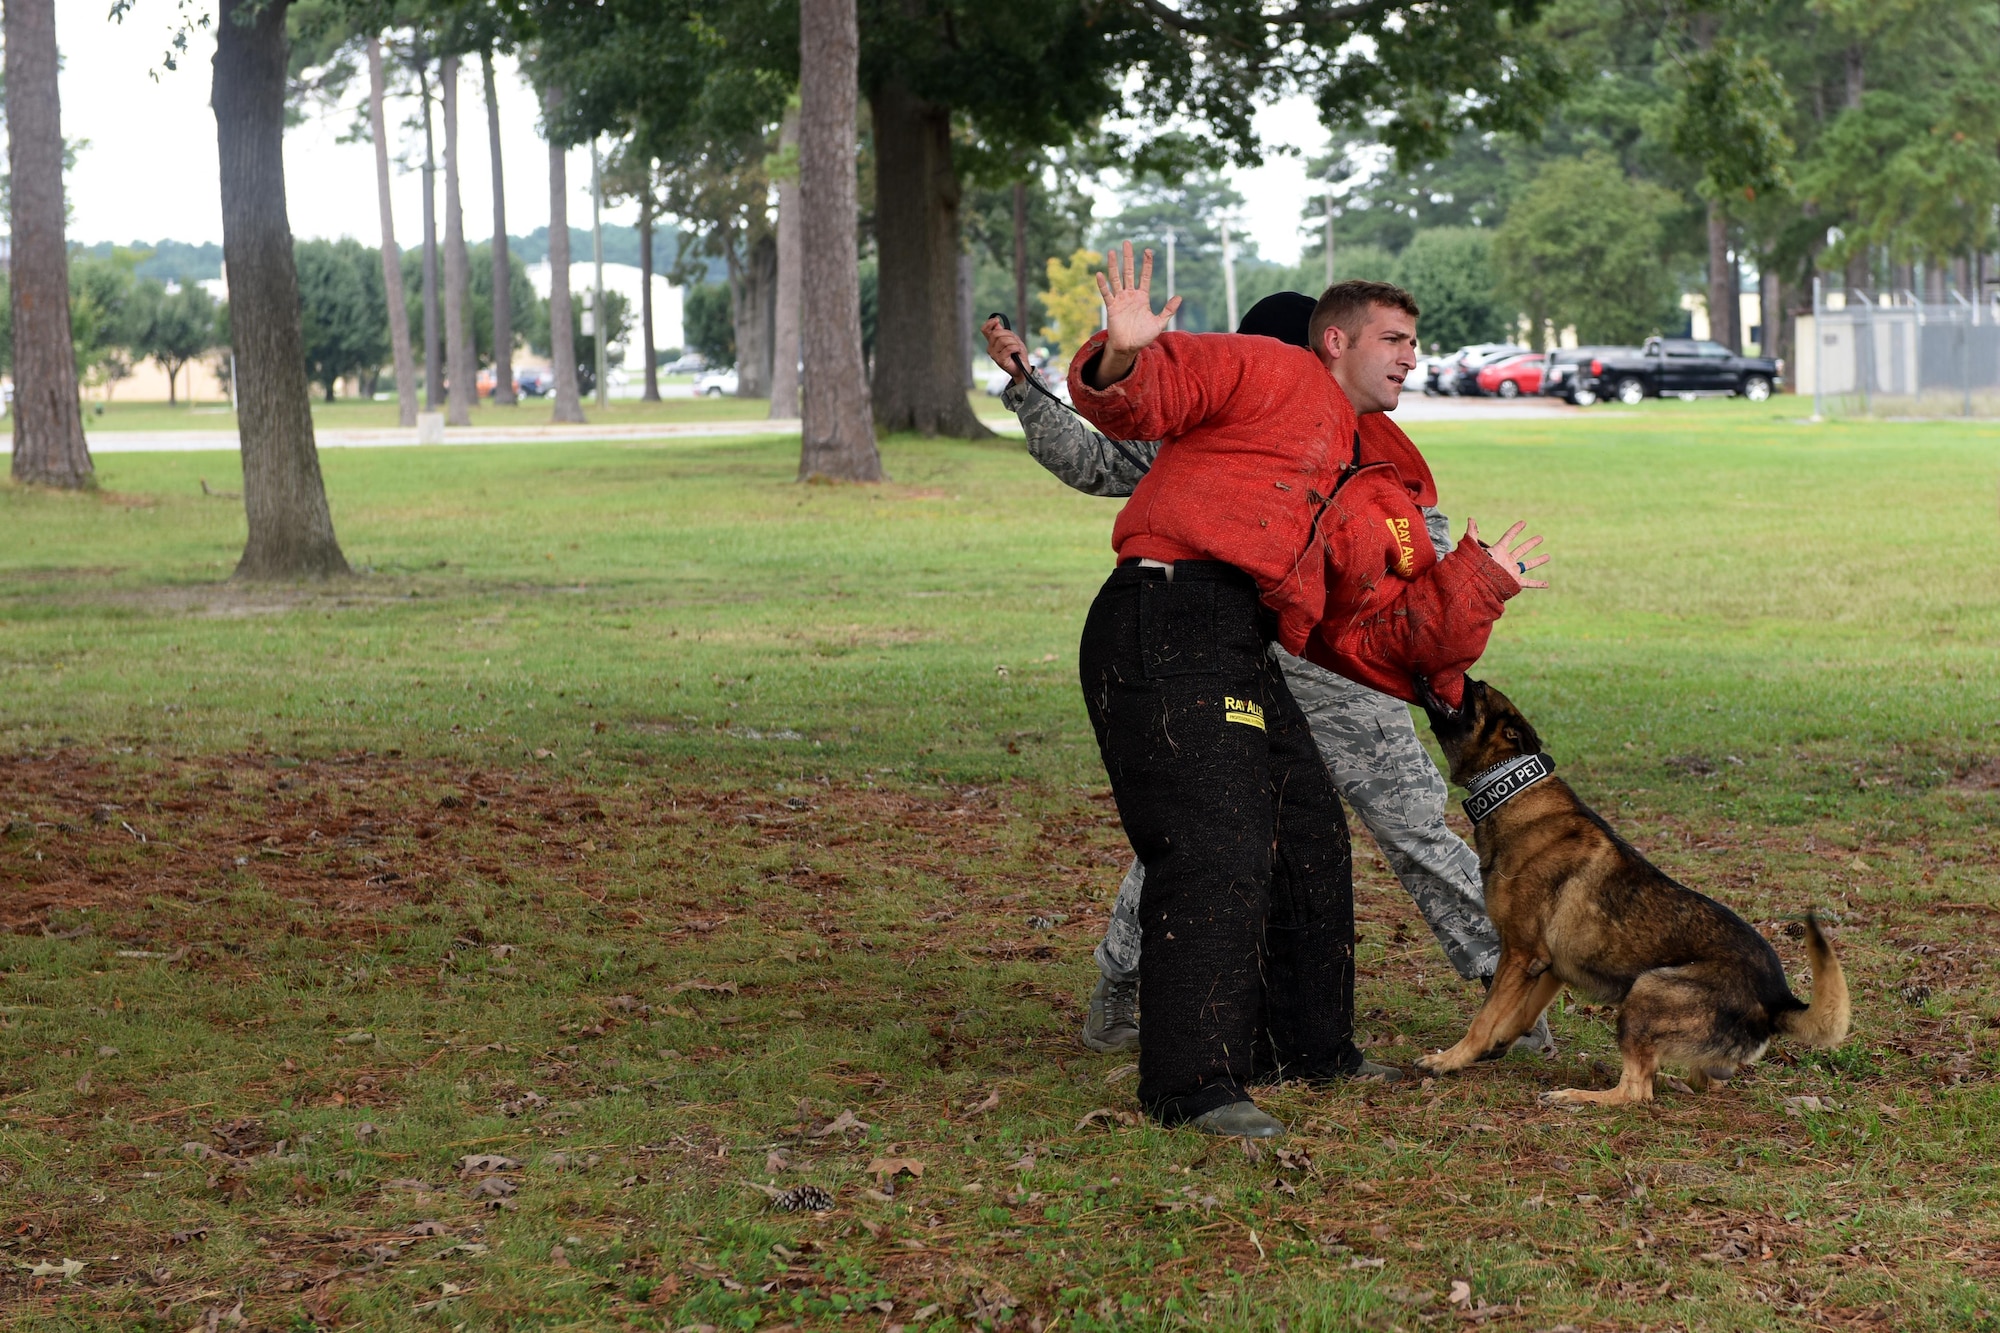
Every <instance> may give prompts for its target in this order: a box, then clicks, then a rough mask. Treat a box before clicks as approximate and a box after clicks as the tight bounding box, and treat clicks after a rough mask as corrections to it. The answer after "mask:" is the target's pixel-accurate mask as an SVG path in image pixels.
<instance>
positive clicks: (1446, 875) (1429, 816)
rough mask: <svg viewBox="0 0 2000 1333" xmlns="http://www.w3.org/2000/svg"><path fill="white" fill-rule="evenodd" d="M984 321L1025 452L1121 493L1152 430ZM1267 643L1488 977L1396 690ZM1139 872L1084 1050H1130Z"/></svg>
mask: <svg viewBox="0 0 2000 1333" xmlns="http://www.w3.org/2000/svg"><path fill="white" fill-rule="evenodd" d="M1277 299H1278V298H1267V302H1269V301H1276V300H1277ZM1294 299H1296V300H1303V301H1304V302H1305V308H1306V309H1307V310H1308V311H1309V310H1310V307H1311V304H1312V300H1311V298H1310V297H1295V298H1294ZM1275 309H1276V307H1271V306H1268V305H1267V303H1266V302H1260V303H1259V306H1258V307H1257V308H1256V309H1253V310H1252V311H1251V313H1250V314H1249V315H1247V316H1246V317H1245V318H1244V321H1243V328H1242V329H1241V331H1242V332H1246V333H1247V332H1255V333H1263V332H1267V328H1265V327H1259V326H1257V324H1256V323H1254V321H1258V320H1259V317H1260V315H1261V316H1262V318H1263V322H1264V323H1265V324H1267V325H1269V324H1273V323H1274V321H1273V320H1272V314H1273V312H1274V310H1275ZM1275 323H1277V324H1279V325H1282V323H1283V321H1282V320H1279V321H1275ZM985 332H986V335H987V352H988V354H989V355H990V356H991V357H992V358H993V361H994V363H995V364H996V365H998V366H1000V368H1001V369H1003V370H1009V371H1012V372H1013V373H1014V374H1015V376H1016V378H1015V380H1014V381H1013V382H1012V383H1011V384H1009V385H1008V386H1007V387H1006V388H1005V389H1004V390H1003V391H1002V392H1001V395H1000V401H1001V402H1002V403H1003V404H1004V405H1005V406H1006V407H1007V408H1008V410H1010V411H1012V412H1013V413H1014V415H1015V416H1016V417H1018V418H1019V419H1020V422H1021V427H1022V429H1023V430H1024V431H1025V432H1026V433H1027V442H1028V452H1029V453H1030V454H1032V455H1033V456H1034V458H1035V461H1036V462H1038V463H1040V464H1041V465H1042V466H1043V467H1045V468H1047V469H1048V470H1049V471H1050V472H1052V473H1054V474H1055V476H1056V477H1057V478H1058V479H1060V480H1061V481H1063V482H1066V483H1067V484H1069V485H1070V486H1072V487H1074V488H1076V489H1077V490H1080V491H1082V492H1084V493H1085V494H1087V495H1102V496H1114V497H1116V496H1128V495H1130V494H1131V493H1132V491H1133V488H1134V487H1136V486H1137V485H1138V484H1139V479H1140V478H1141V477H1143V476H1145V475H1146V471H1147V469H1148V468H1150V467H1151V466H1152V462H1153V458H1154V456H1155V455H1156V454H1157V453H1158V452H1159V449H1160V445H1159V442H1158V441H1157V440H1145V441H1141V440H1118V441H1113V440H1109V439H1107V438H1105V437H1104V436H1103V435H1102V434H1100V433H1098V432H1097V431H1095V430H1093V429H1091V427H1090V425H1089V423H1087V422H1085V421H1084V420H1083V418H1081V417H1079V416H1077V415H1076V414H1075V413H1074V412H1072V411H1070V410H1068V409H1067V408H1066V407H1064V406H1063V405H1062V404H1061V403H1059V402H1057V401H1056V400H1055V399H1054V398H1052V397H1050V396H1049V395H1048V394H1045V393H1041V392H1038V391H1036V390H1035V389H1033V388H1031V387H1030V386H1029V385H1028V384H1027V382H1026V381H1025V380H1024V379H1022V378H1020V377H1019V376H1020V369H1019V367H1018V366H1017V365H1016V364H1015V358H1016V356H1017V355H1018V356H1019V358H1020V359H1021V361H1022V362H1024V363H1025V361H1026V349H1025V347H1024V346H1023V345H1022V344H1021V341H1020V339H1019V338H1018V337H1016V336H1015V335H1014V334H1013V333H1011V332H1009V331H1008V330H1006V329H1003V328H1001V327H1000V325H999V323H998V321H989V322H988V324H987V326H986V329H985ZM1278 336H1283V335H1282V334H1280V335H1278ZM1304 338H1305V326H1304V323H1303V320H1301V321H1300V327H1299V329H1298V338H1297V339H1295V340H1294V339H1289V338H1288V341H1298V342H1300V344H1301V345H1303V343H1304ZM1424 523H1425V526H1426V528H1427V529H1428V531H1429V534H1430V539H1431V544H1432V545H1433V546H1434V547H1435V548H1436V549H1437V554H1438V558H1439V559H1443V558H1444V557H1445V556H1446V555H1447V554H1448V553H1449V552H1450V551H1451V549H1452V543H1451V524H1450V521H1449V520H1448V519H1447V518H1446V517H1445V516H1444V515H1443V514H1442V513H1440V512H1439V511H1438V510H1437V509H1436V508H1435V507H1430V508H1426V509H1425V510H1424ZM1271 655H1272V656H1273V657H1274V658H1276V659H1277V662H1278V665H1279V667H1280V668H1281V669H1282V670H1283V671H1284V673H1285V683H1286V684H1287V685H1289V686H1290V687H1291V691H1292V694H1293V696H1294V697H1295V698H1296V699H1297V700H1298V702H1299V707H1300V708H1301V709H1302V710H1304V712H1305V715H1306V719H1307V721H1308V722H1310V723H1311V725H1312V732H1313V739H1314V740H1315V741H1317V742H1318V744H1319V751H1320V756H1321V757H1322V758H1323V759H1325V761H1326V766H1327V769H1328V771H1329V772H1330V773H1331V774H1332V776H1333V782H1334V786H1336V787H1337V788H1338V789H1339V790H1340V794H1341V795H1342V796H1343V797H1345V798H1346V799H1347V802H1348V804H1349V805H1351V806H1353V807H1354V811H1355V813H1356V814H1358V815H1360V816H1361V822H1362V823H1364V824H1366V825H1367V826H1368V831H1369V833H1370V834H1372V835H1373V836H1374V838H1375V844H1376V846H1378V847H1380V848H1381V849H1382V855H1383V858H1384V859H1385V860H1387V861H1388V863H1389V868H1390V869H1391V870H1392V871H1394V872H1395V874H1396V878H1397V879H1399V880H1401V881H1402V884H1403V887H1404V888H1405V889H1406V890H1408V891H1409V894H1410V897H1411V898H1412V899H1413V900H1415V902H1416V905H1417V910H1418V911H1419V912H1420V913H1422V914H1423V918H1424V922H1425V924H1427V925H1429V926H1430V928H1431V933H1432V934H1433V935H1435V936H1436V937H1437V942H1438V945H1439V946H1440V947H1441V948H1442V949H1443V950H1444V953H1445V957H1446V958H1447V959H1449V960H1450V962H1451V965H1452V967H1453V968H1454V969H1455V970H1456V971H1457V972H1458V974H1459V975H1460V976H1461V977H1464V978H1465V979H1466V980H1468V981H1472V980H1477V981H1479V982H1480V983H1481V984H1483V985H1491V984H1492V980H1493V971H1494V968H1495V967H1496V966H1497V965H1498V963H1499V960H1500V937H1499V935H1498V933H1497V932H1495V930H1494V929H1493V923H1492V921H1491V920H1490V919H1488V917H1487V915H1486V898H1485V894H1484V892H1483V890H1482V889H1481V887H1480V880H1479V854H1478V853H1477V852H1475V851H1473V850H1472V848H1470V847H1468V846H1466V845H1465V843H1464V841H1463V840H1461V839H1460V838H1459V837H1458V835H1457V834H1455V833H1453V832H1452V831H1451V830H1450V829H1449V828H1447V827H1446V826H1445V822H1444V802H1445V782H1444V778H1443V777H1442V776H1440V775H1439V773H1438V770H1437V765H1436V764H1434V763H1432V762H1431V757H1430V755H1429V753H1428V752H1426V751H1425V749H1424V747H1423V744H1422V742H1420V741H1419V740H1418V739H1417V731H1416V727H1415V725H1414V724H1413V723H1412V721H1411V719H1410V710H1409V708H1408V707H1407V706H1406V705H1405V704H1404V703H1403V702H1402V700H1400V699H1395V698H1391V697H1390V696H1389V695H1386V694H1383V693H1380V692H1379V691H1376V690H1371V689H1369V688H1368V687H1367V686H1365V685H1360V684H1356V683H1355V682H1354V681H1351V680H1348V679H1346V678H1345V677H1343V676H1338V675H1335V674H1334V673H1333V672H1331V671H1327V670H1325V669H1323V668H1321V667H1317V666H1314V665H1313V664H1312V663H1310V662H1307V661H1305V660H1303V659H1301V658H1297V657H1294V656H1292V655H1291V654H1290V653H1288V652H1286V651H1285V650H1284V649H1282V648H1280V647H1278V645H1276V644H1272V645H1271ZM1145 882H1146V868H1145V866H1143V865H1141V864H1140V863H1139V862H1138V861H1137V860H1134V861H1133V862H1132V866H1131V869H1129V870H1127V871H1126V872H1125V878H1124V881H1123V882H1122V883H1120V884H1119V886H1118V900H1117V903H1116V904H1115V905H1114V906H1113V907H1112V909H1111V924H1110V926H1109V927H1108V928H1107V929H1106V930H1105V933H1104V939H1103V941H1102V942H1101V943H1099V944H1098V946H1097V967H1098V971H1099V972H1100V973H1101V975H1100V977H1099V978H1098V981H1097V985H1096V988H1095V989H1094V990H1093V991H1092V992H1091V997H1090V1012H1089V1016H1088V1017H1087V1018H1086V1019H1085V1021H1084V1026H1083V1033H1082V1040H1083V1044H1084V1045H1085V1046H1088V1047H1089V1048H1090V1049H1092V1050H1095V1051H1105V1052H1111V1051H1125V1050H1135V1049H1137V1048H1138V1045H1139V1016H1138V1000H1139V895H1140V892H1141V890H1142V888H1143V887H1144V885H1145ZM1515 1045H1516V1046H1517V1047H1519V1048H1523V1049H1527V1050H1535V1051H1541V1052H1543V1053H1544V1054H1550V1055H1553V1054H1554V1052H1555V1042H1554V1039H1553V1038H1552V1037H1551V1036H1550V1034H1549V1027H1548V1019H1547V1017H1546V1016H1544V1017H1543V1018H1541V1019H1539V1020H1537V1022H1536V1024H1535V1027H1534V1029H1533V1030H1532V1031H1530V1032H1529V1033H1528V1034H1527V1035H1526V1036H1523V1037H1522V1038H1521V1039H1520V1040H1519V1041H1518V1042H1516V1043H1515Z"/></svg>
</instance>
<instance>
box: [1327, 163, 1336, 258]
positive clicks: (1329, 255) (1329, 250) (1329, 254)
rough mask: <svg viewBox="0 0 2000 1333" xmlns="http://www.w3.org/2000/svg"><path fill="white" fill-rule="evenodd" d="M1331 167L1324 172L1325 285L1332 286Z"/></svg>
mask: <svg viewBox="0 0 2000 1333" xmlns="http://www.w3.org/2000/svg"><path fill="white" fill-rule="evenodd" d="M1333 170H1334V169H1333V168H1332V167H1328V168H1327V172H1326V285H1327V286H1329V287H1331V286H1333Z"/></svg>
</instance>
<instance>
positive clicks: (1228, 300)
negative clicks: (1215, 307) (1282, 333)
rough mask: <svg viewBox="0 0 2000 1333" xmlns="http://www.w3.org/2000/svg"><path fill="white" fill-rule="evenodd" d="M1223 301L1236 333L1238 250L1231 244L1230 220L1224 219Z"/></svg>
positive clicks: (1231, 328) (1228, 329)
mask: <svg viewBox="0 0 2000 1333" xmlns="http://www.w3.org/2000/svg"><path fill="white" fill-rule="evenodd" d="M1222 300H1223V305H1224V306H1226V307H1227V308H1228V311H1229V327H1228V328H1227V329H1225V330H1223V332H1225V333H1234V332H1236V250H1235V247H1233V246H1231V245H1230V244H1229V219H1228V218H1224V219H1222Z"/></svg>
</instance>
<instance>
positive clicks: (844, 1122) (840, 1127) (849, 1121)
mask: <svg viewBox="0 0 2000 1333" xmlns="http://www.w3.org/2000/svg"><path fill="white" fill-rule="evenodd" d="M868 1128H869V1126H868V1125H867V1124H866V1123H865V1122H863V1121H862V1120H861V1119H860V1118H858V1117H857V1116H856V1115H855V1114H854V1112H852V1111H842V1112H841V1113H840V1114H839V1115H837V1116H835V1117H834V1118H833V1119H831V1120H829V1121H827V1122H826V1123H825V1124H824V1125H821V1126H820V1127H819V1128H818V1129H816V1130H813V1131H812V1132H811V1133H810V1134H808V1135H806V1137H807V1138H809V1139H823V1138H826V1137H827V1136H828V1135H830V1134H844V1133H846V1132H847V1131H848V1130H850V1129H855V1130H861V1131H862V1132H864V1133H865V1132H866V1131H867V1130H868Z"/></svg>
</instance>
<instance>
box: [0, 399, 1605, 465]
mask: <svg viewBox="0 0 2000 1333" xmlns="http://www.w3.org/2000/svg"><path fill="white" fill-rule="evenodd" d="M1580 410H1581V409H1578V408H1574V407H1571V406H1569V405H1568V404H1566V403H1561V402H1557V401H1555V400H1553V399H1548V398H1520V399H1515V400H1514V401H1512V402H1504V401H1502V400H1500V399H1497V398H1425V397H1422V396H1420V395H1416V394H1411V395H1409V396H1406V397H1405V398H1404V399H1403V404H1402V406H1401V407H1399V408H1398V409H1397V410H1396V420H1398V421H1400V422H1402V423H1403V424H1405V425H1411V424H1422V423H1424V422H1427V421H1492V422H1502V421H1552V420H1562V419H1565V418H1568V417H1573V416H1575V415H1577V414H1578V412H1579V411H1580ZM1590 410H1591V411H1593V412H1597V413H1603V412H1605V411H1606V410H1607V409H1605V408H1603V407H1596V408H1592V409H1590ZM987 424H988V425H991V426H993V427H995V428H996V429H998V430H999V431H1001V432H1002V433H1004V434H1015V433H1018V432H1019V430H1020V427H1019V426H1018V425H1016V424H1015V422H1014V421H1013V419H1012V418H1002V419H1000V420H997V421H991V420H989V421H988V423H987ZM798 432H799V422H798V419H797V418H796V417H793V418H780V419H778V420H775V421H760V420H755V419H751V420H740V421H673V422H669V421H655V422H634V423H622V422H621V423H618V424H615V425H597V426H593V425H582V426H555V425H543V426H484V427H472V426H465V427H459V428H457V429H454V430H448V431H446V432H445V437H444V442H445V444H447V445H461V444H538V443H539V444H556V443H569V442H575V441H591V440H674V439H715V438H721V437H727V436H744V435H796V434H798ZM86 438H87V439H88V441H89V444H90V451H91V452H92V453H97V454H119V453H202V452H208V451H212V450H219V449H228V450H234V449H235V448H237V438H236V432H235V431H233V430H99V431H90V432H87V434H86ZM314 438H315V439H316V440H317V441H318V444H319V447H320V448H322V449H395V448H407V447H411V446H414V445H415V444H416V443H417V433H416V431H414V430H400V429H384V430H322V431H319V432H317V434H316V435H315V437H314ZM11 447H12V442H11V440H10V439H9V438H8V437H7V436H6V435H5V434H0V453H6V452H7V451H8V450H9V449H10V448H11Z"/></svg>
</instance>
